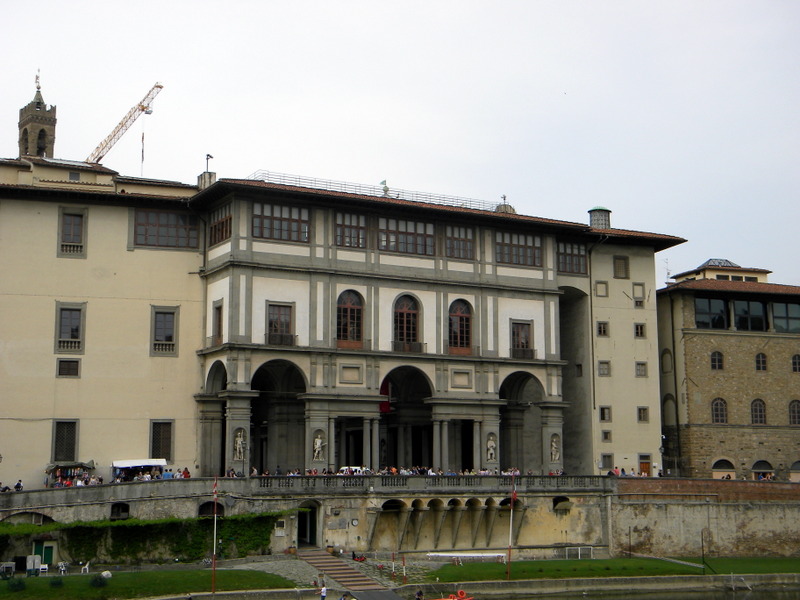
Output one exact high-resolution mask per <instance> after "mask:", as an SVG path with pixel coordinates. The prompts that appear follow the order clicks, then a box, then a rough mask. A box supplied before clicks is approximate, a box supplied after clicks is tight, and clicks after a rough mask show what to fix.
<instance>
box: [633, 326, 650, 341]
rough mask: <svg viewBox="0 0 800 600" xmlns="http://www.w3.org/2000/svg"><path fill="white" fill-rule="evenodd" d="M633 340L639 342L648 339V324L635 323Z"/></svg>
mask: <svg viewBox="0 0 800 600" xmlns="http://www.w3.org/2000/svg"><path fill="white" fill-rule="evenodd" d="M633 338H634V339H637V340H644V339H647V324H646V323H634V324H633Z"/></svg>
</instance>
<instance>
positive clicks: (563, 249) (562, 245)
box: [556, 241, 588, 275]
mask: <svg viewBox="0 0 800 600" xmlns="http://www.w3.org/2000/svg"><path fill="white" fill-rule="evenodd" d="M556 248H557V252H556V254H557V257H556V264H557V269H558V272H559V273H565V274H569V275H586V274H587V272H588V267H587V265H588V253H587V252H586V244H583V243H580V242H563V241H559V242H557V244H556Z"/></svg>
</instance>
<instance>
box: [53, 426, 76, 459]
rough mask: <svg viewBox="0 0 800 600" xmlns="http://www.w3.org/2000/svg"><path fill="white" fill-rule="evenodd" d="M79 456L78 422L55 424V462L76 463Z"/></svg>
mask: <svg viewBox="0 0 800 600" xmlns="http://www.w3.org/2000/svg"><path fill="white" fill-rule="evenodd" d="M77 456H78V422H77V421H55V422H54V423H53V462H54V463H57V462H74V461H76V460H78V459H77Z"/></svg>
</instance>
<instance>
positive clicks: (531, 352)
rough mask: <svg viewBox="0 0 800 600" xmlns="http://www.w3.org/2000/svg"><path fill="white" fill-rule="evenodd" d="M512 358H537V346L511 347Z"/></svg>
mask: <svg viewBox="0 0 800 600" xmlns="http://www.w3.org/2000/svg"><path fill="white" fill-rule="evenodd" d="M510 354H511V358H518V359H521V360H533V359H535V358H536V349H535V348H511V349H510Z"/></svg>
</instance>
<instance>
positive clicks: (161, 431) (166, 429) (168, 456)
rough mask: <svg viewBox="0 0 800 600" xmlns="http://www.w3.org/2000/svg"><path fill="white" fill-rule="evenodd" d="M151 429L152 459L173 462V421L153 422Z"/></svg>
mask: <svg viewBox="0 0 800 600" xmlns="http://www.w3.org/2000/svg"><path fill="white" fill-rule="evenodd" d="M150 427H151V430H150V458H163V459H164V460H166V461H167V462H172V421H151V422H150Z"/></svg>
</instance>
